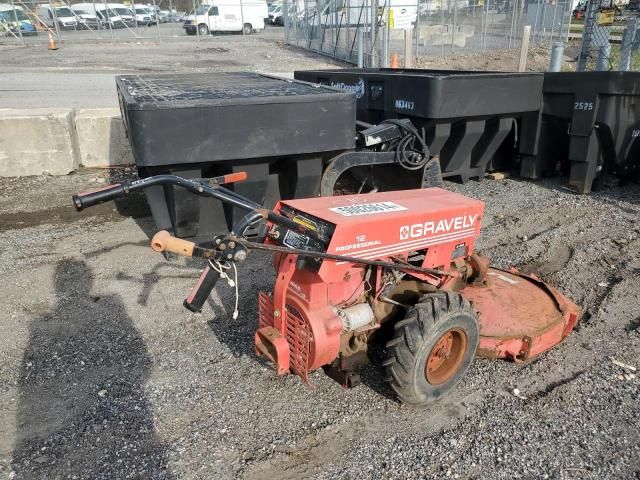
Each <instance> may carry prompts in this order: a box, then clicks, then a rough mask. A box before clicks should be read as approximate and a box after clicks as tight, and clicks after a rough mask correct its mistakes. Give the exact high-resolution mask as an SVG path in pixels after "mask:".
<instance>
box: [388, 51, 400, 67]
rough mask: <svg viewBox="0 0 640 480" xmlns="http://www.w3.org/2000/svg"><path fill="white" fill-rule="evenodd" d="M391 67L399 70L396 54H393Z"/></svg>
mask: <svg viewBox="0 0 640 480" xmlns="http://www.w3.org/2000/svg"><path fill="white" fill-rule="evenodd" d="M389 67H391V68H398V54H397V53H396V52H393V53H392V54H391V63H390V64H389Z"/></svg>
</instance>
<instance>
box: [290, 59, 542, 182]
mask: <svg viewBox="0 0 640 480" xmlns="http://www.w3.org/2000/svg"><path fill="white" fill-rule="evenodd" d="M294 77H295V78H296V79H298V80H305V81H308V82H313V83H318V84H322V85H328V86H331V87H334V88H340V89H343V90H346V91H349V92H353V93H355V95H356V97H357V99H358V109H357V117H358V120H361V121H364V122H368V123H379V122H381V121H382V120H385V119H389V118H410V119H411V121H412V122H413V123H414V124H415V125H416V126H417V127H419V128H422V127H424V128H425V129H426V130H427V138H428V141H429V151H430V153H431V155H435V156H439V159H440V165H441V168H442V175H443V177H455V178H457V179H459V180H461V181H463V182H464V181H466V180H468V179H469V178H474V177H482V176H483V175H484V173H485V171H486V170H487V168H488V167H489V166H490V164H491V162H492V161H493V162H497V160H498V158H497V153H498V152H499V153H501V154H502V155H503V156H504V157H505V159H506V161H507V163H510V162H513V160H514V158H515V156H516V152H515V151H514V143H515V142H511V144H510V145H508V146H507V148H504V147H503V148H500V147H501V145H502V144H503V143H504V142H505V139H507V137H508V136H509V134H510V132H512V129H513V128H514V122H515V121H516V120H519V119H525V123H530V124H533V125H534V126H535V124H536V121H537V118H538V116H537V115H538V111H539V109H540V103H541V92H542V81H543V76H542V74H538V73H501V72H466V71H451V70H417V69H388V68H380V69H346V70H315V71H296V72H295V73H294ZM525 145H527V146H528V145H530V143H526V144H525ZM524 153H529V152H527V151H525V152H524ZM508 166H510V165H508Z"/></svg>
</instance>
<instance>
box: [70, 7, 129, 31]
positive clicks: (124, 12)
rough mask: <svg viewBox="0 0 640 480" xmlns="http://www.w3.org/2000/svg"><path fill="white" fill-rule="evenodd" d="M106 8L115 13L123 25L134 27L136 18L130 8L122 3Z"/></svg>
mask: <svg viewBox="0 0 640 480" xmlns="http://www.w3.org/2000/svg"><path fill="white" fill-rule="evenodd" d="M107 7H109V8H110V9H111V10H113V11H114V12H116V13H117V14H118V16H119V17H120V18H121V19H122V21H123V23H124V24H125V25H127V26H129V27H135V26H136V17H135V16H134V13H133V11H132V10H131V7H130V6H128V5H124V4H123V3H107ZM72 8H73V6H72Z"/></svg>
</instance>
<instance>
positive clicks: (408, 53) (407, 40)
mask: <svg viewBox="0 0 640 480" xmlns="http://www.w3.org/2000/svg"><path fill="white" fill-rule="evenodd" d="M412 33H413V32H412V30H411V29H408V28H407V29H405V31H404V68H411V67H413V53H412V50H413V48H412V42H411V34H412Z"/></svg>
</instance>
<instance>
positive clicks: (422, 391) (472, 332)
mask: <svg viewBox="0 0 640 480" xmlns="http://www.w3.org/2000/svg"><path fill="white" fill-rule="evenodd" d="M478 341H479V328H478V317H477V315H476V313H475V312H474V310H473V308H472V307H471V305H470V304H469V302H468V301H467V300H465V299H464V297H463V296H462V295H460V294H458V293H453V292H444V291H440V292H434V293H429V294H427V295H424V296H423V297H422V298H421V299H420V301H419V302H418V303H417V304H416V305H414V306H413V307H411V308H410V309H409V310H408V311H407V314H406V316H405V318H404V319H403V320H400V321H399V322H398V323H396V325H395V326H394V335H393V338H392V339H391V340H390V341H389V342H387V357H386V360H385V361H384V362H383V365H384V366H385V368H386V376H385V379H386V380H387V381H388V382H389V383H390V385H391V388H392V389H393V390H394V391H395V392H396V394H397V395H398V398H399V399H400V400H401V401H402V402H403V403H406V404H409V405H416V406H422V405H428V404H430V403H433V402H435V401H436V400H438V399H440V398H442V397H443V396H444V395H446V394H447V393H449V392H450V391H451V390H452V389H453V388H454V387H455V386H456V384H457V383H458V382H459V381H460V380H461V379H462V377H463V376H464V374H465V373H466V372H467V370H468V368H469V366H470V365H471V362H472V361H473V357H474V355H475V353H476V349H477V348H478Z"/></svg>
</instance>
